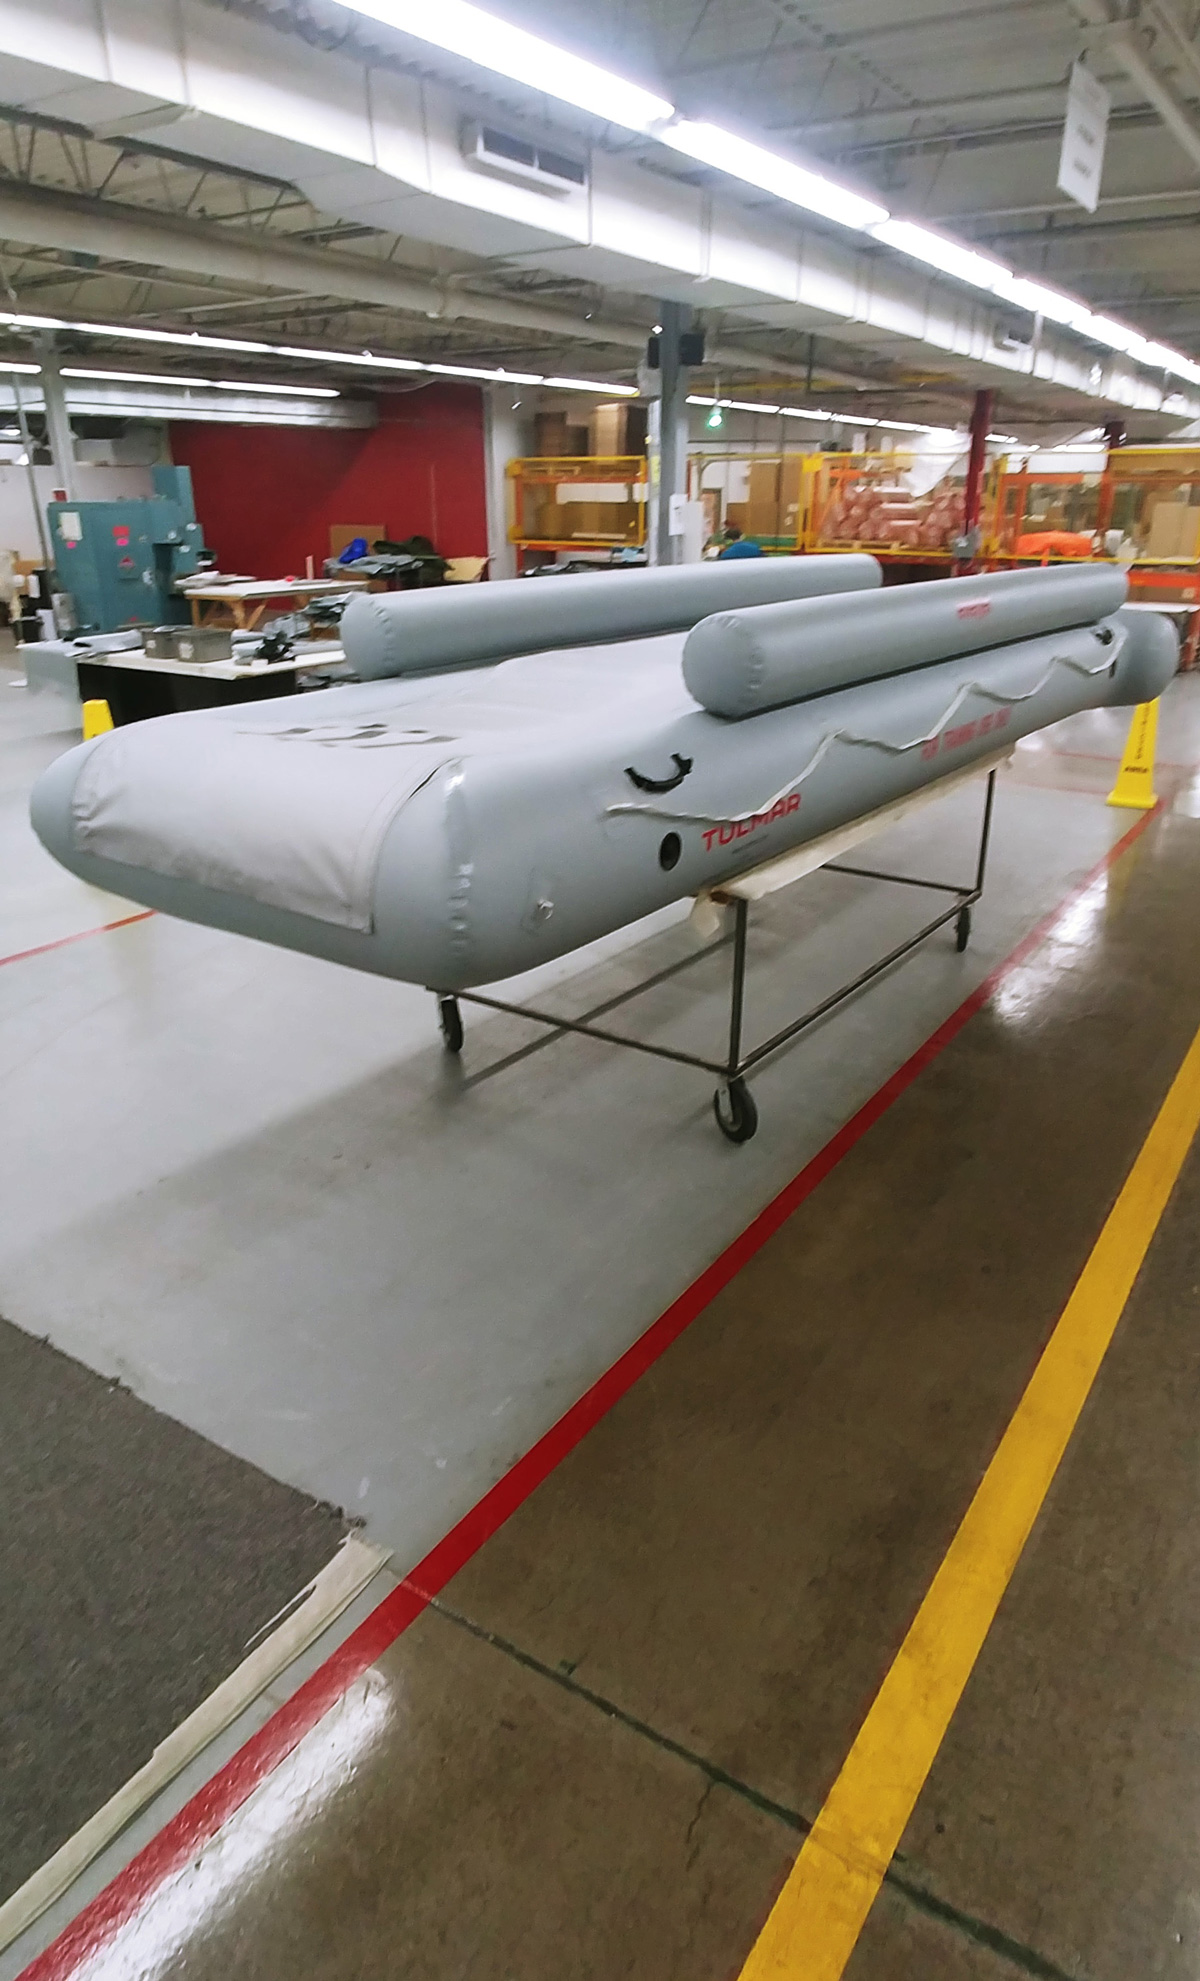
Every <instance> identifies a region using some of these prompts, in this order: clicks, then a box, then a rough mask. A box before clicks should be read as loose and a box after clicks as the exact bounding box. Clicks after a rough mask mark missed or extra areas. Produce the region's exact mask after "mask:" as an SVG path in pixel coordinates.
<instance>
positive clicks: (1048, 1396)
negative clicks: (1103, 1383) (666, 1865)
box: [741, 1033, 1200, 1981]
mask: <svg viewBox="0 0 1200 1981" xmlns="http://www.w3.org/2000/svg"><path fill="white" fill-rule="evenodd" d="M1198 1126H1200V1033H1197V1035H1196V1037H1195V1039H1194V1040H1193V1041H1192V1044H1191V1047H1190V1049H1189V1051H1188V1054H1187V1057H1186V1059H1185V1060H1184V1062H1183V1065H1182V1066H1181V1067H1180V1069H1179V1072H1178V1073H1177V1075H1176V1077H1175V1080H1174V1081H1173V1083H1172V1086H1171V1090H1170V1092H1169V1093H1168V1095H1167V1097H1166V1100H1165V1101H1164V1102H1163V1105H1162V1108H1161V1109H1160V1111H1159V1114H1158V1117H1157V1119H1156V1121H1155V1123H1154V1126H1153V1127H1152V1128H1151V1130H1150V1133H1149V1135H1148V1136H1147V1137H1146V1140H1145V1142H1144V1143H1143V1144H1142V1147H1141V1150H1140V1151H1139V1154H1138V1157H1137V1160H1136V1161H1135V1163H1134V1165H1133V1168H1132V1169H1131V1170H1130V1172H1129V1175H1128V1177H1127V1178H1126V1180H1125V1185H1124V1188H1123V1189H1122V1191H1121V1194H1120V1196H1119V1197H1118V1199H1117V1201H1116V1203H1115V1204H1114V1206H1113V1209H1112V1212H1111V1214H1110V1215H1109V1218H1108V1220H1107V1222H1106V1223H1105V1226H1104V1229H1103V1231H1102V1232H1101V1233H1100V1236H1099V1238H1098V1239H1097V1241H1096V1245H1095V1248H1094V1249H1093V1251H1092V1254H1091V1257H1090V1258H1089V1259H1088V1262H1087V1264H1086V1266H1085V1267H1084V1269H1083V1272H1082V1273H1081V1274H1080V1277H1079V1279H1078V1280H1077V1282H1076V1284H1075V1288H1074V1291H1073V1292H1072V1294H1071V1297H1070V1299H1069V1300H1068V1302H1067V1304H1066V1306H1065V1308H1064V1309H1063V1312H1062V1315H1061V1317H1060V1319H1059V1321H1058V1325H1057V1326H1056V1327H1055V1329H1054V1332H1053V1334H1052V1335H1051V1337H1050V1340H1049V1341H1048V1342H1047V1344H1046V1347H1045V1350H1044V1351H1043V1353H1042V1356H1041V1359H1040V1361H1039V1362H1038V1365H1037V1367H1036V1369H1035V1370H1034V1372H1033V1375H1032V1376H1031V1378H1030V1380H1029V1385H1028V1387H1027V1389H1026V1391H1025V1394H1024V1395H1023V1397H1022V1398H1021V1401H1020V1403H1019V1404H1018V1406H1017V1409H1016V1413H1015V1415H1014V1417H1013V1419H1012V1421H1011V1423H1010V1424H1009V1426H1008V1428H1007V1430H1006V1431H1005V1433H1004V1436H1003V1438H1002V1439H1001V1441H1000V1444H999V1446H998V1448H997V1450H996V1454H995V1456H994V1458H993V1459H992V1462H991V1464H990V1465H989V1466H988V1469H987V1471H986V1472H985V1474H984V1476H983V1479H982V1481H981V1483H980V1486H979V1489H978V1491H977V1492H976V1494H975V1497H974V1499H973V1500H972V1501H971V1504H970V1506H969V1507H968V1509H967V1512H966V1514H965V1516H964V1518H963V1521H962V1525H961V1526H960V1527H959V1530H958V1532H957V1534H956V1535H955V1537H954V1539H953V1541H952V1542H951V1544H950V1547H949V1550H948V1552H947V1554H946V1557H945V1559H944V1561H943V1562H942V1565H941V1567H940V1568H939V1569H938V1572H937V1574H936V1575H935V1577H934V1579H933V1581H932V1583H931V1584H930V1587H929V1590H928V1593H927V1595H926V1597H925V1600H924V1602H923V1603H922V1604H921V1607H920V1609H919V1610H918V1612H917V1615H916V1617H915V1619H914V1621H913V1624H912V1628H911V1629H910V1630H909V1633H908V1635H907V1637H906V1638H905V1640H904V1642H903V1644H902V1645H901V1647H900V1649H899V1651H898V1653H897V1654H896V1659H895V1662H894V1664H893V1665H892V1667H891V1669H890V1671H889V1672H888V1674H887V1677H886V1678H885V1679H884V1681H883V1684H882V1685H881V1686H880V1688H879V1691H878V1693H877V1694H876V1697H875V1701H874V1703H873V1705H872V1707H871V1710H870V1712H869V1713H868V1714H867V1717H866V1719H865V1720H864V1721H863V1724H862V1728H861V1730H860V1732H859V1735H858V1738H857V1739H856V1741H855V1743H854V1745H853V1747H852V1748H851V1749H850V1752H849V1754H848V1755H847V1757H846V1760H845V1763H844V1765H843V1767H842V1771H841V1773H840V1774H839V1776H838V1778H837V1780H836V1781H835V1782H834V1784H833V1787H832V1788H831V1789H830V1791H829V1795H828V1797H827V1799H826V1801H825V1804H824V1806H823V1808H822V1810H821V1812H820V1815H819V1816H818V1817H817V1820H816V1822H815V1823H814V1825H813V1828H812V1830H811V1832H810V1834H809V1836H808V1837H807V1839H806V1840H805V1844H804V1848H803V1849H802V1851H801V1852H800V1855H799V1857H798V1858H797V1859H796V1862H795V1864H794V1866H793V1867H792V1870H791V1873H790V1875H789V1877H788V1880H787V1883H786V1884H785V1885H784V1888H783V1890H782V1892H781V1893H780V1895H779V1897H778V1899H777V1900H776V1902H775V1905H774V1907H773V1909H772V1911H771V1913H770V1916H769V1918H768V1919H767V1923H766V1925H765V1926H764V1927H763V1930H762V1932H761V1934H760V1935H759V1938H758V1941H757V1943H756V1944H755V1946H754V1948H753V1950H752V1952H751V1954H750V1958H749V1959H748V1960H747V1962H746V1964H745V1966H744V1967H743V1969H742V1975H741V1981H838V1978H839V1976H840V1975H841V1974H842V1973H843V1971H844V1969H845V1966H846V1963H847V1961H848V1960H849V1958H850V1956H851V1954H852V1953H853V1951H854V1948H855V1945H856V1944H857V1941H858V1937H859V1935H860V1933H861V1932H862V1929H863V1926H864V1925H865V1923H866V1919H867V1914H868V1913H869V1912H870V1910H871V1907H872V1905H873V1904H874V1901H875V1895H876V1893H877V1892H878V1890H879V1887H880V1885H881V1883H882V1882H883V1878H884V1875H885V1873H886V1871H887V1868H888V1865H889V1864H890V1862H891V1860H892V1857H893V1855H894V1853H895V1851H896V1849H897V1847H898V1845H899V1843H900V1839H901V1837H902V1836H903V1834H904V1829H905V1825H906V1824H907V1822H908V1819H909V1817H910V1815H911V1814H912V1811H913V1808H914V1806H915V1804H916V1800H917V1797H918V1795H919V1794H920V1792H921V1789H922V1787H923V1786H924V1783H925V1780H926V1777H927V1776H928V1774H929V1770H930V1768H931V1767H932V1766H933V1763H934V1760H935V1758H936V1756H937V1751H938V1748H939V1747H940V1746H941V1744H942V1740H943V1738H944V1736H945V1733H946V1729H947V1727H948V1726H949V1724H950V1720H951V1718H952V1716H953V1713H954V1710H955V1708H956V1707H957V1705H958V1702H959V1699H960V1698H961V1697H962V1693H963V1688H964V1687H965V1685H966V1683H967V1680H968V1678H969V1677H970V1675H971V1671H972V1669H973V1667H974V1665H975V1661H976V1659H977V1658H978V1656H979V1653H980V1651H981V1649H982V1648H983V1642H984V1639H985V1638H986V1636H987V1634H988V1631H989V1629H990V1628H991V1625H992V1620H993V1618H994V1617H995V1614H996V1611H997V1609H998V1608H999V1606H1000V1600H1001V1598H1002V1596H1003V1595H1004V1591H1005V1590H1006V1588H1007V1587H1008V1584H1009V1581H1010V1579H1011V1577H1012V1573H1013V1570H1014V1569H1015V1567H1016V1565H1017V1562H1018V1560H1019V1559H1020V1555H1021V1550H1022V1549H1023V1547H1024V1546H1025V1543H1026V1541H1027V1540H1028V1538H1029V1533H1030V1530H1031V1528H1032V1527H1033V1523H1034V1521H1035V1520H1036V1519H1037V1516H1038V1513H1039V1511H1040V1509H1041V1505H1042V1502H1043V1500H1044V1499H1045V1497H1046V1494H1047V1492H1048V1491H1049V1488H1050V1484H1051V1481H1052V1480H1053V1478H1054V1474H1055V1472H1056V1471H1057V1470H1058V1466H1059V1461H1060V1460H1061V1458H1062V1456H1063V1453H1064V1452H1065V1450H1066V1448H1067V1444H1068V1442H1069V1440H1070V1437H1071V1433H1072V1431H1073V1430H1074V1428H1075V1425H1076V1423H1077V1421H1078V1418H1079V1413H1080V1411H1081V1410H1082V1409H1083V1406H1084V1404H1085V1402H1086V1401H1087V1397H1088V1392H1089V1390H1090V1389H1091V1387H1092V1384H1093V1382H1094V1381H1095V1379H1096V1375H1097V1372H1098V1370H1099V1368H1100V1364H1101V1362H1102V1361H1103V1360H1104V1355H1105V1352H1106V1350H1107V1348H1108V1345H1109V1343H1110V1341H1111V1340H1112V1337H1113V1334H1114V1332H1115V1330H1116V1326H1117V1322H1118V1321H1119V1320H1120V1318H1121V1313H1122V1311H1123V1309H1124V1306H1125V1303H1126V1301H1127V1300H1128V1298H1129V1294H1130V1291H1131V1289H1132V1287H1133V1282H1134V1280H1135V1279H1136V1278H1137V1274H1138V1269H1139V1267H1140V1266H1141V1264H1142V1261H1143V1259H1144V1258H1145V1256H1146V1252H1147V1249H1148V1248H1149V1245H1150V1241H1151V1239H1152V1238H1153V1236H1154V1232H1155V1229H1156V1227H1157V1225H1158V1223H1159V1220H1160V1219H1161V1217H1162V1215H1163V1212H1164V1211H1165V1209H1166V1207H1167V1201H1168V1199H1169V1197H1170V1195H1171V1191H1172V1188H1173V1187H1174V1184H1175V1181H1176V1178H1177V1177H1178V1175H1179V1172H1180V1170H1181V1169H1182V1167H1183V1164H1184V1160H1185V1158H1186V1156H1187V1153H1188V1150H1189V1148H1190V1147H1191V1144H1192V1140H1193V1137H1194V1136H1195V1134H1196V1130H1197V1127H1198Z"/></svg>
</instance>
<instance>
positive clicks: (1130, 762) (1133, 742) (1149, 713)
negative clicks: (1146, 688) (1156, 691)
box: [1108, 702, 1158, 812]
mask: <svg viewBox="0 0 1200 1981" xmlns="http://www.w3.org/2000/svg"><path fill="white" fill-rule="evenodd" d="M1157 735H1158V703H1157V702H1139V704H1138V706H1137V708H1135V709H1134V711H1133V721H1132V722H1131V723H1130V725H1129V735H1128V736H1127V737H1126V739H1125V753H1124V755H1123V756H1122V758H1121V768H1120V769H1119V770H1118V772H1117V781H1116V783H1115V784H1114V785H1113V788H1112V790H1111V791H1110V792H1109V794H1108V802H1109V804H1110V805H1122V806H1126V807H1127V808H1128V809H1129V810H1130V811H1134V812H1148V811H1150V810H1151V809H1152V808H1153V806H1155V805H1157V803H1158V799H1157V798H1156V797H1155V795H1154V744H1155V738H1156V737H1157Z"/></svg>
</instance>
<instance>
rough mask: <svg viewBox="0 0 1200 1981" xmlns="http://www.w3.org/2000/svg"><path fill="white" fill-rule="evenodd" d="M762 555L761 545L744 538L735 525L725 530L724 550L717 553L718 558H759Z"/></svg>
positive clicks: (731, 524)
mask: <svg viewBox="0 0 1200 1981" xmlns="http://www.w3.org/2000/svg"><path fill="white" fill-rule="evenodd" d="M762 554H763V550H762V545H761V544H760V543H753V542H751V541H750V539H749V538H747V537H744V536H743V535H742V533H741V531H740V530H739V529H738V527H737V525H736V524H735V523H730V525H729V527H728V528H727V529H726V531H725V544H724V548H723V549H721V550H719V551H718V552H717V556H718V557H761V556H762Z"/></svg>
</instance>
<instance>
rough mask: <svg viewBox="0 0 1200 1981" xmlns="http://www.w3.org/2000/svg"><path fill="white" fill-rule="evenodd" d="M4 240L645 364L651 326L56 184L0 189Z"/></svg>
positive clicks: (771, 359) (786, 373)
mask: <svg viewBox="0 0 1200 1981" xmlns="http://www.w3.org/2000/svg"><path fill="white" fill-rule="evenodd" d="M0 239H4V240H9V241H20V242H23V243H25V244H26V245H29V246H36V247H43V248H54V249H57V250H58V251H59V252H60V253H65V254H96V255H99V256H100V257H101V259H102V260H103V261H105V262H119V261H130V262H135V263H137V264H139V265H140V266H142V267H151V268H153V267H161V268H169V269H174V270H176V271H180V270H182V271H184V272H186V273H189V274H192V275H196V276H199V277H207V278H210V279H211V278H212V277H214V276H215V277H217V279H218V280H223V281H229V282H236V283H247V284H250V285H252V286H255V287H258V288H261V289H264V290H271V289H276V290H286V291H289V292H291V293H293V294H296V295H301V296H314V297H316V296H337V297H340V298H342V299H343V300H345V301H349V302H358V303H364V304H366V305H368V306H370V307H372V308H382V309H393V310H406V311H409V312H411V313H413V314H415V315H419V316H423V317H427V318H430V319H433V320H435V321H437V322H439V323H447V322H455V321H465V322H471V323H489V324H498V325H503V326H504V327H505V328H508V329H515V330H530V331H534V332H538V333H540V334H541V335H543V336H551V337H562V338H569V339H571V340H572V341H573V342H578V341H579V340H580V339H586V340H587V341H588V342H591V343H596V344H610V345H614V346H616V347H617V348H618V349H620V350H625V351H629V352H630V353H636V354H637V355H638V357H641V356H642V355H643V354H644V352H645V349H646V340H647V338H648V336H649V326H648V325H646V324H639V323H623V322H620V321H617V320H612V319H608V318H600V317H591V318H587V317H583V316H572V315H571V314H570V313H569V312H567V311H565V310H555V309H546V308H543V307H542V306H541V305H540V304H536V303H527V302H525V301H523V300H521V299H520V298H519V297H508V296H485V295H480V294H478V293H477V292H474V291H472V290H469V289H466V288H464V287H462V286H460V283H459V282H458V281H457V280H456V281H454V282H453V283H450V284H446V283H435V282H430V281H426V280H424V279H422V278H421V277H419V276H416V275H407V274H397V273H396V272H395V270H394V269H393V268H390V267H385V266H384V265H383V264H381V263H380V264H374V263H372V262H370V261H368V260H366V259H365V257H363V256H350V255H341V254H329V253H326V252H323V251H322V250H320V249H316V248H302V247H293V246H289V245H287V244H286V243H284V242H281V241H278V239H275V240H266V239H263V238H262V237H261V236H260V237H259V238H257V239H255V240H254V241H248V240H246V239H245V238H244V237H239V236H237V235H235V234H232V233H231V232H230V231H229V229H228V228H225V227H220V226H215V225H213V224H212V223H211V222H206V221H201V220H181V219H178V218H176V217H175V216H174V215H170V214H161V213H148V212H146V211H144V210H142V209H140V208H133V207H128V206H121V205H118V204H117V203H116V202H115V201H111V200H110V201H99V200H95V199H84V198H80V197H77V196H76V195H75V194H73V193H63V192H59V191H57V190H55V189H52V188H49V187H42V186H37V187H33V186H30V187H16V186H4V187H2V188H0ZM709 356H710V359H711V361H712V362H713V363H715V364H720V365H724V366H728V367H729V368H730V369H735V368H736V369H740V370H751V371H758V372H762V371H764V370H765V371H769V372H770V373H771V374H772V375H773V376H775V377H786V378H794V379H799V380H803V379H805V378H806V376H807V369H806V367H805V366H804V365H802V364H792V363H790V362H788V361H787V360H785V359H782V358H777V357H775V356H773V355H771V354H770V353H764V352H761V351H755V350H752V349H750V348H749V347H747V346H745V345H741V344H736V343H727V342H726V341H725V340H724V339H721V340H719V341H716V342H714V343H713V344H712V345H711V346H710V351H709ZM817 369H818V375H819V376H820V377H821V378H823V379H826V380H829V381H831V382H833V383H840V384H845V385H853V386H869V385H871V384H873V383H875V381H873V380H870V379H866V378H862V377H859V376H856V375H855V374H853V373H847V372H838V371H829V370H827V369H826V368H825V367H824V366H818V368H817Z"/></svg>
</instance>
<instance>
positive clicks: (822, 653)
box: [683, 565, 1129, 717]
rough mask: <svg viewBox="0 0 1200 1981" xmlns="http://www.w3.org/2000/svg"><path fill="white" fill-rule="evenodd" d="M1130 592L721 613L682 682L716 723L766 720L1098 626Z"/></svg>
mask: <svg viewBox="0 0 1200 1981" xmlns="http://www.w3.org/2000/svg"><path fill="white" fill-rule="evenodd" d="M1128 589H1129V582H1128V579H1127V577H1126V574H1125V572H1124V571H1121V570H1117V569H1116V568H1114V567H1112V566H1109V565H1099V566H1097V565H1092V566H1090V567H1089V568H1088V569H1086V570H1072V571H1068V570H1065V569H1062V568H1061V567H1060V568H1058V569H1055V570H1051V569H1045V570H1041V569H1039V570H1036V571H1001V572H993V573H990V574H988V575H987V576H981V577H973V578H949V579H943V580H939V581H938V582H936V583H934V584H924V585H898V586H895V587H893V588H891V589H889V590H887V591H883V592H880V593H878V595H877V596H876V597H874V598H869V599H864V598H861V597H860V598H857V599H855V600H853V601H851V600H849V599H845V598H831V597H825V598H806V599H794V600H790V601H788V602H786V603H781V604H772V605H757V604H756V605H751V606H748V607H741V608H737V609H732V608H723V609H722V610H721V611H720V612H716V613H713V614H712V615H711V616H710V617H709V618H707V619H702V620H701V621H700V623H699V624H698V625H697V626H695V627H693V629H692V631H691V633H690V634H689V635H688V640H687V644H686V645H685V647H684V649H683V678H684V680H685V681H686V683H687V685H688V687H689V689H690V690H691V692H692V694H693V695H694V696H695V697H696V700H697V701H698V702H699V704H700V706H701V708H706V709H708V710H709V712H710V714H712V715H723V716H729V717H741V716H746V715H758V714H760V713H761V712H762V711H763V710H764V709H772V708H782V707H784V706H785V705H786V704H787V703H788V702H797V701H802V700H803V699H804V698H805V697H806V696H809V695H820V694H827V693H828V692H829V691H830V690H831V689H834V688H848V687H850V686H851V685H852V684H853V683H854V682H856V681H875V680H879V679H881V678H882V677H883V676H885V675H888V674H900V673H903V672H905V671H906V670H907V669H909V668H912V667H927V666H930V665H931V664H932V663H933V662H935V661H939V660H948V659H949V658H950V657H951V655H953V654H964V653H978V652H981V651H982V650H983V649H984V648H986V647H995V646H1001V645H1003V644H1004V643H1005V642H1007V641H1010V640H1022V639H1029V638H1032V637H1034V636H1035V635H1036V634H1039V633H1052V632H1059V631H1065V630H1066V628H1068V627H1070V626H1090V625H1093V624H1094V623H1095V621H1096V620H1097V619H1102V618H1104V617H1105V616H1106V615H1107V614H1108V613H1111V612H1116V611H1117V609H1118V607H1119V606H1122V605H1123V604H1124V603H1125V598H1126V594H1127V592H1128ZM848 608H849V609H848Z"/></svg>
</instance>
